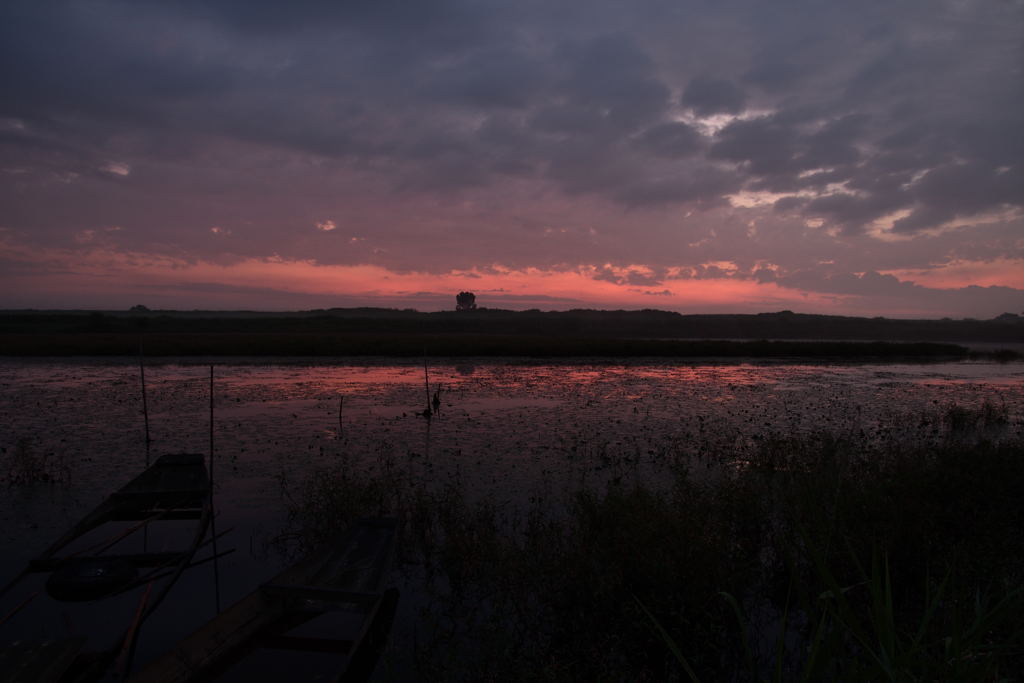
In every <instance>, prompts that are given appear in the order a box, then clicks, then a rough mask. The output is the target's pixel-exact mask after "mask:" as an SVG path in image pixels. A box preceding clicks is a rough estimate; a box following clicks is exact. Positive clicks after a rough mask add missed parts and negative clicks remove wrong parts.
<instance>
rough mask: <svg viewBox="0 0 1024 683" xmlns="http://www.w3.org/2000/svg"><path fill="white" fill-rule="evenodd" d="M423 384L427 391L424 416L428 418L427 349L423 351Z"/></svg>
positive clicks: (428, 378) (428, 375) (428, 382)
mask: <svg viewBox="0 0 1024 683" xmlns="http://www.w3.org/2000/svg"><path fill="white" fill-rule="evenodd" d="M423 383H424V385H425V386H426V389H427V409H426V411H424V413H423V414H424V415H426V416H427V417H430V374H429V373H428V372H427V349H426V348H424V349H423Z"/></svg>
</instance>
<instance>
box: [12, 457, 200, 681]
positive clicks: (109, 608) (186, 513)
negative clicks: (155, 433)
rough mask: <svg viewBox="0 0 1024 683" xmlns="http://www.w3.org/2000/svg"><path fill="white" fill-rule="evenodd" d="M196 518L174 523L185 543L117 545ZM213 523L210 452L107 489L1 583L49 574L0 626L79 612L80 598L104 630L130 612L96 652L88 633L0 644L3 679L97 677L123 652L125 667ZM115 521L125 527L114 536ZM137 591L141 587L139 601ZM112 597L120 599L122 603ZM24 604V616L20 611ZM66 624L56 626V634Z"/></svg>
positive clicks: (166, 460)
mask: <svg viewBox="0 0 1024 683" xmlns="http://www.w3.org/2000/svg"><path fill="white" fill-rule="evenodd" d="M188 520H194V521H195V522H196V523H195V524H194V525H188V524H186V525H185V528H184V529H181V528H179V527H180V526H181V525H180V524H177V525H176V531H179V532H181V531H183V532H184V540H185V542H184V543H181V547H180V549H178V550H172V551H162V552H147V551H146V546H145V545H144V546H143V549H142V550H141V552H134V553H120V554H117V553H113V552H111V551H112V550H113V549H114V548H115V546H117V545H118V544H122V547H123V545H125V544H126V542H125V541H126V539H127V538H129V537H141V536H146V538H147V540H148V539H149V538H150V534H153V537H152V538H153V539H154V540H155V538H156V536H157V534H158V533H159V532H160V531H161V528H160V527H161V524H158V523H162V522H165V521H169V522H172V521H173V522H179V523H180V522H183V521H186V522H187V521H188ZM210 520H211V504H210V482H209V477H208V475H207V471H206V466H205V464H204V456H202V455H198V454H191V453H188V454H173V455H164V456H162V457H160V458H159V459H158V460H157V461H156V462H155V463H154V464H153V465H151V466H150V467H148V468H147V469H146V470H145V471H143V472H142V473H141V474H140V475H138V476H137V477H135V478H134V479H132V480H131V481H130V482H128V483H127V484H125V485H124V486H123V487H121V488H120V489H119V490H118V491H117V492H115V493H114V494H112V495H111V496H109V497H108V498H107V499H106V500H104V501H103V502H102V503H100V505H99V506H97V507H96V508H95V509H94V510H93V511H92V512H90V513H89V514H87V515H86V516H85V517H84V518H83V519H82V520H81V521H80V522H79V523H78V524H76V525H75V526H74V527H73V528H71V529H70V530H69V531H68V532H67V533H65V534H64V535H63V536H61V537H60V538H58V539H57V540H56V541H54V542H53V544H51V545H50V547H49V548H47V549H46V550H44V551H43V552H42V553H40V554H39V555H38V556H37V557H35V558H34V559H32V560H31V561H30V562H29V563H28V566H26V567H25V569H24V570H23V571H22V572H21V573H20V574H18V575H17V576H16V577H14V578H13V579H12V580H11V581H10V582H8V583H7V584H6V585H5V586H4V587H3V588H0V598H3V597H4V596H7V595H8V594H13V592H14V591H13V589H14V588H15V587H16V586H18V585H19V584H21V583H23V582H24V583H29V582H30V580H32V575H45V576H46V577H47V578H46V582H45V590H43V589H41V588H37V589H36V592H35V593H32V592H31V591H32V588H31V587H28V588H27V589H26V590H27V591H28V592H29V596H28V597H27V598H25V599H24V600H23V601H22V602H20V603H18V604H17V606H16V607H15V608H14V609H13V610H11V609H10V608H9V607H5V608H4V609H5V610H6V613H0V625H4V626H5V627H10V628H11V629H14V632H15V633H18V632H19V624H18V623H17V620H18V619H27V617H28V616H29V613H31V612H32V611H33V609H35V610H36V611H40V612H43V611H45V610H47V609H49V610H50V611H51V612H57V613H61V614H64V615H66V614H67V610H70V609H73V607H72V606H70V605H68V603H81V604H83V607H81V608H80V609H82V610H87V609H88V610H91V612H92V613H98V614H99V615H100V616H101V620H102V621H103V622H104V623H102V624H97V626H96V628H94V629H93V628H91V627H89V628H90V631H96V632H101V631H103V629H104V628H106V627H108V626H110V624H109V622H110V621H111V620H112V618H113V617H114V615H115V614H116V613H119V612H123V613H124V616H125V619H124V621H123V622H120V623H119V624H115V625H114V626H112V627H111V628H108V629H107V630H110V631H113V638H107V637H104V638H102V639H101V638H100V637H99V636H96V638H95V640H97V641H102V643H103V644H101V645H100V646H99V647H98V649H94V647H95V643H90V642H89V638H87V637H71V638H58V639H56V640H46V641H43V642H39V643H33V642H25V641H23V640H20V639H19V640H18V641H16V642H13V643H11V644H10V645H8V646H6V647H3V649H0V682H3V683H6V682H8V681H11V682H13V681H40V682H42V681H47V682H48V681H82V680H97V679H98V678H100V677H101V676H103V675H104V672H106V671H107V670H108V669H109V668H110V667H111V665H112V664H113V663H114V660H115V659H116V658H118V657H119V656H120V659H121V664H122V666H127V662H128V661H130V658H131V653H132V652H133V649H134V642H135V636H136V634H137V633H138V630H139V628H140V627H141V625H142V624H143V622H145V620H146V619H147V618H148V617H149V616H150V615H151V614H152V613H153V612H154V611H155V610H156V608H157V607H158V606H159V605H160V603H161V602H162V601H163V599H164V597H165V596H166V595H167V593H168V592H169V591H170V589H171V587H172V586H173V584H174V582H175V581H176V580H177V578H178V577H179V576H180V575H181V573H182V572H183V571H184V570H185V569H186V567H188V566H189V564H190V563H191V562H192V558H193V556H194V555H195V552H196V550H197V549H198V548H199V547H200V545H202V544H203V538H204V537H205V535H206V531H207V528H208V527H209V525H210ZM107 525H110V526H112V527H117V530H116V532H115V533H114V535H113V536H110V535H109V533H110V530H109V529H107ZM101 532H106V533H105V534H101ZM180 535H181V534H179V536H180ZM98 537H99V538H98ZM97 538H98V540H97ZM37 582H38V581H37ZM143 589H144V590H143ZM132 592H140V593H141V594H142V595H141V599H139V600H138V601H137V605H135V603H136V598H135V597H134V595H132V594H131V593H132ZM43 593H45V594H46V595H45V596H44V595H42V594H43ZM126 594H128V595H127V599H130V600H131V605H129V608H128V609H124V605H123V603H124V602H125V599H126V598H125V597H124V596H125V595H126ZM117 596H122V597H121V598H118V597H117ZM44 603H45V604H44ZM113 603H120V604H118V605H117V609H115V608H114V605H113ZM61 604H64V605H65V606H64V607H61ZM133 605H134V606H133ZM22 611H24V612H25V613H26V614H19V612H22ZM54 618H56V617H54ZM5 622H6V623H5ZM27 623H28V622H27V621H26V622H25V624H27ZM34 626H35V624H33V627H34ZM59 627H60V624H57V625H55V628H56V630H57V631H60V628H59ZM25 630H28V629H27V627H24V626H22V627H20V631H21V632H24V631H25ZM89 635H90V636H91V635H93V634H92V633H90V634H89Z"/></svg>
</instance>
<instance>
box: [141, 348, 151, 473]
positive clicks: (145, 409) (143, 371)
mask: <svg viewBox="0 0 1024 683" xmlns="http://www.w3.org/2000/svg"><path fill="white" fill-rule="evenodd" d="M139 377H141V378H142V420H143V422H144V423H145V425H146V467H149V443H150V442H149V405H148V404H147V402H146V366H145V364H144V363H143V362H142V341H141V340H140V341H139Z"/></svg>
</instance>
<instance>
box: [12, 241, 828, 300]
mask: <svg viewBox="0 0 1024 683" xmlns="http://www.w3.org/2000/svg"><path fill="white" fill-rule="evenodd" d="M0 256H4V257H7V258H10V259H12V260H16V261H23V262H30V263H32V264H33V266H34V267H35V271H36V273H38V274H34V275H27V274H24V275H10V276H8V277H7V280H8V282H9V286H10V287H12V289H13V291H25V292H33V293H35V294H36V295H37V296H38V297H39V298H40V299H45V300H47V301H49V302H50V303H47V304H38V303H30V304H27V305H26V306H25V307H39V308H61V307H67V308H97V309H103V308H118V307H121V306H122V305H123V304H124V299H125V297H130V300H131V301H136V299H137V301H136V303H146V301H147V295H148V294H150V293H151V294H152V296H153V298H159V297H160V296H165V297H166V296H173V297H174V299H175V301H177V302H178V303H175V304H173V306H174V307H177V308H215V309H217V308H220V309H225V308H229V309H230V308H234V309H243V308H255V309H259V308H266V307H267V306H268V304H267V303H266V301H267V299H265V298H263V297H262V296H261V292H265V291H267V290H275V291H277V292H280V293H282V294H285V295H293V298H294V299H296V300H299V299H301V297H302V296H303V295H308V296H315V297H317V299H318V302H322V301H323V300H324V299H325V298H326V299H328V300H330V299H331V298H332V297H338V299H339V303H338V304H337V305H338V306H341V307H345V306H354V305H366V306H385V307H399V308H402V307H418V308H422V309H425V310H431V309H433V310H437V309H438V308H441V309H446V308H448V307H449V302H448V301H447V300H448V298H450V297H454V294H455V293H457V292H459V291H462V290H467V289H468V290H472V291H474V292H476V294H477V300H478V304H479V305H481V306H485V307H490V308H542V309H545V310H565V309H569V308H581V307H586V308H659V309H666V310H712V309H714V310H730V311H738V310H749V311H763V310H778V309H780V308H792V307H794V306H797V307H800V308H802V309H803V310H807V309H808V308H815V309H827V308H828V307H829V306H830V305H834V302H835V301H836V297H835V296H833V295H829V296H825V295H819V294H813V293H806V292H800V291H797V290H791V289H785V288H782V287H779V286H777V285H775V284H773V283H767V284H764V283H758V282H755V281H753V280H746V279H730V278H707V279H690V278H683V277H678V276H676V277H670V278H668V279H665V280H663V281H661V282H660V283H658V284H656V285H653V286H636V285H631V284H624V283H620V282H610V281H606V280H601V279H595V276H597V275H598V274H599V273H600V272H611V273H612V274H613V275H614V276H616V277H626V276H628V275H629V274H631V273H632V274H641V275H642V274H647V273H649V272H650V270H649V269H648V268H647V267H646V266H643V265H632V266H629V267H626V268H611V267H609V266H607V265H602V266H595V265H586V264H584V265H567V266H565V267H563V268H561V269H546V270H542V269H538V268H525V269H510V268H505V267H502V266H500V265H492V266H488V267H482V268H475V269H472V270H465V271H452V272H447V273H424V272H393V271H389V270H387V269H385V268H383V267H380V266H375V265H344V266H343V265H320V264H316V263H314V262H311V261H286V260H283V259H280V258H270V259H259V260H257V259H246V260H240V261H236V262H233V263H213V262H209V261H198V260H195V261H189V260H185V259H175V258H171V257H166V256H154V255H150V254H139V253H126V252H119V251H113V250H108V249H105V248H103V247H102V246H97V247H95V248H93V249H89V250H84V251H75V252H70V251H66V250H46V251H45V252H40V251H29V250H27V249H24V248H20V247H13V246H11V245H10V244H3V243H0ZM47 271H48V272H47ZM250 289H251V290H252V292H251V293H249V292H247V291H246V290H250ZM218 290H223V291H218ZM68 291H74V292H79V293H81V294H80V296H84V295H91V296H92V297H93V299H94V300H95V303H94V304H92V305H89V306H86V305H83V304H82V303H81V301H80V300H77V301H76V302H73V303H68V304H62V303H61V301H62V294H61V293H62V292H68ZM261 301H262V302H264V303H262V304H261ZM353 301H358V302H359V303H352V302H353ZM453 301H454V299H453ZM107 302H110V303H107ZM114 302H117V303H114ZM343 302H347V303H343ZM433 302H438V303H433ZM331 305H333V304H331ZM270 306H271V307H275V306H273V304H270ZM151 307H170V305H168V304H156V305H154V306H151ZM307 307H308V308H317V307H322V303H317V304H310V305H309V306H307ZM277 308H280V306H277ZM292 308H296V307H295V306H292Z"/></svg>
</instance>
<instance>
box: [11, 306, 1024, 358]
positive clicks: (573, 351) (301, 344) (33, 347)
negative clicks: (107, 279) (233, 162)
mask: <svg viewBox="0 0 1024 683" xmlns="http://www.w3.org/2000/svg"><path fill="white" fill-rule="evenodd" d="M140 340H141V342H142V344H143V345H144V347H145V349H146V353H147V354H155V355H313V356H325V355H338V356H344V355H389V356H406V355H421V354H422V353H423V351H424V348H426V349H427V351H428V352H429V353H430V354H431V355H450V356H466V355H477V356H489V355H492V356H496V355H521V356H551V357H563V356H582V355H593V356H727V357H731V356H759V357H780V356H790V355H801V356H821V357H826V356H827V357H850V356H871V357H894V356H908V357H923V356H965V355H967V353H968V352H967V350H966V349H963V348H960V347H957V346H952V345H950V344H949V343H950V342H989V343H996V344H999V343H1006V344H1021V343H1024V319H1022V318H1021V317H1019V316H1016V315H1011V314H1004V315H1002V316H1000V317H998V318H996V319H993V320H949V319H945V320H899V319H887V318H854V317H844V316H825V315H806V314H797V313H792V312H789V311H782V312H779V313H763V314H757V315H682V314H679V313H671V312H666V311H656V310H642V311H596V310H572V311H565V312H542V311H505V310H492V309H477V310H475V311H459V312H456V311H444V312H434V313H421V312H418V311H414V310H396V309H379V308H356V309H329V310H314V311H303V312H295V313H263V312H255V311H237V312H221V311H191V312H184V311H150V310H138V309H136V310H133V311H130V312H129V311H123V312H115V311H103V312H99V311H8V312H2V313H0V355H120V354H126V353H128V354H130V353H135V352H137V350H138V347H139V344H140ZM708 340H718V341H708ZM722 340H730V341H722ZM740 340H753V341H748V342H745V343H741V342H740ZM766 340H782V341H774V342H769V341H766ZM837 340H842V341H843V342H861V343H839V341H837ZM797 341H804V342H812V341H813V342H814V343H795V342H797ZM880 341H888V342H944V343H940V344H935V343H931V344H906V343H900V344H875V343H863V342H880Z"/></svg>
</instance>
